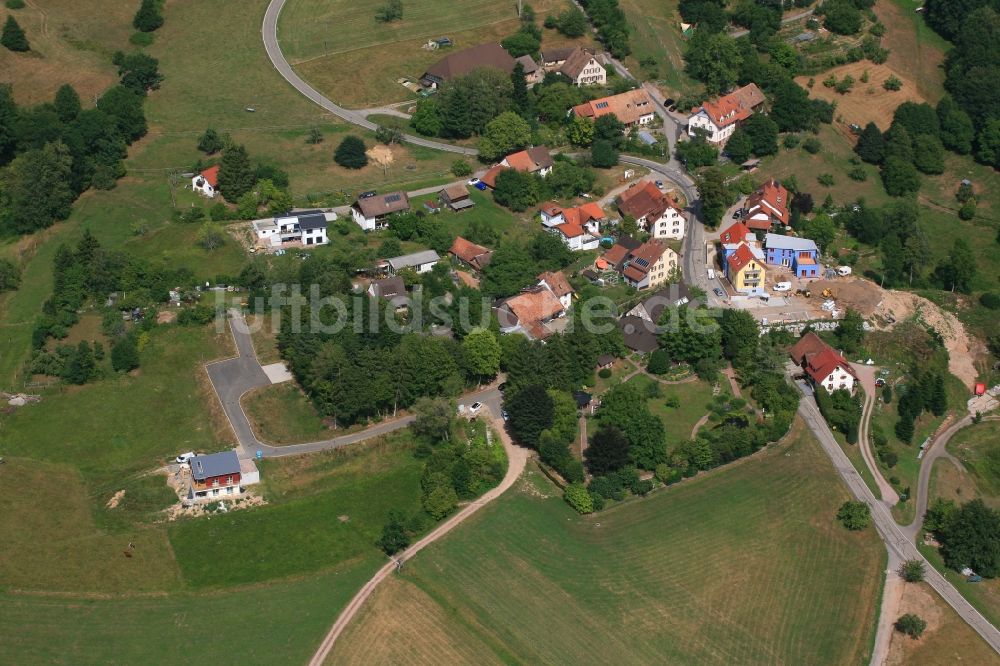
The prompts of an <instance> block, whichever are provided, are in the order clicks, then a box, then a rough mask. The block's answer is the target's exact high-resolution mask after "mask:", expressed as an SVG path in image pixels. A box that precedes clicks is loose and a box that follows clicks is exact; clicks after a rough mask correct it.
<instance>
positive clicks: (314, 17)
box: [278, 0, 590, 108]
mask: <svg viewBox="0 0 1000 666" xmlns="http://www.w3.org/2000/svg"><path fill="white" fill-rule="evenodd" d="M531 5H532V7H534V9H535V13H536V15H537V22H538V24H539V26H541V24H542V21H543V20H544V19H545V16H546V14H559V13H560V12H562V11H564V10H565V9H566V8H567V7H569V2H568V0H536V1H535V2H532V3H531ZM378 7H379V5H378V4H377V3H375V4H366V3H352V2H350V1H349V0H333V1H332V2H331V1H329V0H290V2H289V3H288V4H287V5H286V6H285V8H284V9H283V10H282V13H281V17H280V19H279V23H278V37H279V42H280V44H281V48H282V51H283V52H284V53H285V57H286V58H288V61H289V62H290V63H292V65H293V66H295V68H296V71H298V73H299V74H300V75H301V76H302V77H303V78H305V79H306V80H307V81H309V83H310V84H311V85H313V86H315V87H316V88H317V89H318V90H320V91H321V92H323V93H324V94H325V95H326V96H327V97H329V98H330V99H332V100H334V101H335V102H337V103H338V104H342V105H344V106H347V107H349V108H368V107H377V106H381V105H384V104H389V103H394V102H400V101H404V100H408V99H415V96H414V95H413V93H411V92H410V91H408V90H407V89H406V88H404V87H403V86H401V85H399V84H398V83H396V79H398V78H400V77H404V76H405V77H409V78H410V79H411V80H413V81H416V80H417V79H418V78H419V77H420V75H421V74H423V73H424V71H426V69H427V67H428V66H430V65H432V64H433V63H435V62H437V61H438V60H440V59H441V58H443V57H444V56H445V55H447V53H448V50H437V51H429V50H425V49H423V48H421V47H422V46H423V45H424V44H425V43H426V42H427V41H428V40H429V39H436V38H438V37H445V36H447V37H449V38H450V39H451V40H452V42H453V43H454V46H453V47H451V49H450V50H451V51H457V50H459V49H466V48H470V47H472V46H476V45H478V44H482V43H485V42H499V41H501V40H502V39H504V38H505V37H509V36H510V35H512V34H514V33H515V32H517V29H518V25H519V20H518V17H517V5H516V3H497V2H489V1H488V0H466V1H464V2H461V3H457V2H447V1H446V0H422V1H421V2H419V3H410V4H404V8H403V19H402V20H401V21H395V22H393V23H389V24H379V23H377V22H376V21H375V11H376V9H377V8H378ZM587 40H588V38H587V37H583V38H580V39H579V40H572V41H571V40H567V39H566V38H564V37H561V36H560V35H559V34H558V33H556V32H555V31H553V30H546V31H545V34H544V37H543V40H542V48H552V47H557V46H564V45H566V44H570V43H580V44H588V43H590V42H589V41H587Z"/></svg>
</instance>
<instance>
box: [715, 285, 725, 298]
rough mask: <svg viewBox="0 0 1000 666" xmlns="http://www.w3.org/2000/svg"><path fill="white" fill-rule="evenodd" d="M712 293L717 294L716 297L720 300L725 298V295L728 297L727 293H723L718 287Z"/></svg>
mask: <svg viewBox="0 0 1000 666" xmlns="http://www.w3.org/2000/svg"><path fill="white" fill-rule="evenodd" d="M712 293H713V294H715V295H716V296H718V297H719V298H724V297H725V295H726V292H724V291H722V290H721V289H719V288H718V287H716V288H715V289H713V290H712Z"/></svg>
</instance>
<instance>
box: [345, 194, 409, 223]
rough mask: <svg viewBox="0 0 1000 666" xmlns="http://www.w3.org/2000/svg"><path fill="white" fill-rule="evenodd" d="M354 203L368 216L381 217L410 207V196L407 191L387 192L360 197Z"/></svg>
mask: <svg viewBox="0 0 1000 666" xmlns="http://www.w3.org/2000/svg"><path fill="white" fill-rule="evenodd" d="M354 205H355V206H356V207H357V208H358V210H360V211H361V213H362V215H364V216H365V217H366V218H369V219H371V218H373V217H381V216H383V215H389V214H390V213H398V212H400V211H404V210H409V209H410V197H409V196H408V195H407V194H406V192H387V193H386V194H376V195H375V196H373V197H364V198H362V199H358V200H357V201H356V202H355V203H354Z"/></svg>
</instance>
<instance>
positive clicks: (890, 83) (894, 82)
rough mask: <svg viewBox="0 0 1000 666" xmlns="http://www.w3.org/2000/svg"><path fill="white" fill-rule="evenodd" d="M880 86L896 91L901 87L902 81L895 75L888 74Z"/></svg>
mask: <svg viewBox="0 0 1000 666" xmlns="http://www.w3.org/2000/svg"><path fill="white" fill-rule="evenodd" d="M882 87H883V88H885V89H886V90H892V91H896V90H900V89H901V88H902V87H903V82H902V81H900V80H899V79H898V78H896V77H895V76H890V77H889V78H887V79H886V80H885V81H883V82H882Z"/></svg>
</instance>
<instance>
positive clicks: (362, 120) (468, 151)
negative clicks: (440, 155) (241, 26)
mask: <svg viewBox="0 0 1000 666" xmlns="http://www.w3.org/2000/svg"><path fill="white" fill-rule="evenodd" d="M284 6H285V0H271V3H270V4H269V5H268V6H267V11H265V12H264V24H263V25H262V26H261V33H262V35H263V37H264V50H266V51H267V57H268V58H270V60H271V64H272V65H274V68H275V69H276V70H278V73H279V74H281V76H282V78H284V79H285V80H286V81H288V82H289V83H290V84H291V85H292V87H293V88H295V89H296V90H298V91H299V92H300V93H302V94H303V95H305V96H306V97H307V98H309V99H310V100H311V101H313V102H315V103H316V104H318V105H319V106H321V107H323V108H324V109H326V110H327V111H329V112H330V113H332V114H333V115H335V116H337V117H339V118H342V119H343V120H346V121H347V122H349V123H352V124H354V125H357V126H359V127H364V128H365V129H369V130H375V129H376V128H377V127H378V125H376V124H375V123H373V122H372V121H370V120H368V119H367V118H366V117H365V115H364V113H361V112H358V111H351V110H350V109H345V108H344V107H342V106H339V105H337V104H335V103H334V102H333V101H331V100H330V99H328V98H327V97H326V96H325V95H323V94H322V93H320V92H319V91H318V90H316V89H315V88H313V87H312V86H311V85H309V84H308V83H306V82H305V80H304V79H302V77H300V76H299V75H298V74H296V73H295V71H294V70H293V69H292V66H291V65H290V64H288V61H287V60H286V59H285V55H284V54H283V53H282V52H281V47H280V46H279V45H278V16H280V15H281V10H282V9H283V8H284ZM403 140H404V141H406V142H408V143H412V144H414V145H416V146H423V147H425V148H433V149H435V150H443V151H445V152H449V153H456V154H459V155H476V154H478V153H477V151H476V149H475V148H464V147H462V146H453V145H451V144H450V143H441V142H439V141H430V140H428V139H424V138H421V137H419V136H413V135H411V134H404V135H403Z"/></svg>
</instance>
